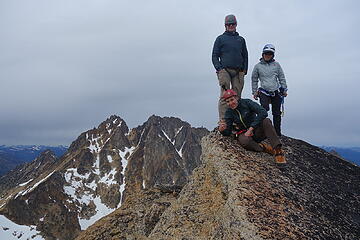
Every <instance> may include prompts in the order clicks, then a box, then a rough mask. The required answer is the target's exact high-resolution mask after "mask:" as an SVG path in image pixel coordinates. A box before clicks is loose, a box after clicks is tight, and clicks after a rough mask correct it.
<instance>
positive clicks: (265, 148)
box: [259, 143, 275, 155]
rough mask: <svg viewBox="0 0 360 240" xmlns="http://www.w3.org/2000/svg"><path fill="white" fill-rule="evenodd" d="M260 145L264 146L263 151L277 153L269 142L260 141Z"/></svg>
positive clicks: (271, 153)
mask: <svg viewBox="0 0 360 240" xmlns="http://www.w3.org/2000/svg"><path fill="white" fill-rule="evenodd" d="M259 145H260V147H262V148H263V151H264V152H266V153H268V154H270V155H275V150H274V149H273V148H272V147H271V146H270V145H269V144H266V143H259Z"/></svg>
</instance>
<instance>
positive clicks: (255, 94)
mask: <svg viewBox="0 0 360 240" xmlns="http://www.w3.org/2000/svg"><path fill="white" fill-rule="evenodd" d="M253 98H254V99H255V100H258V98H259V92H258V91H257V92H256V93H254V95H253Z"/></svg>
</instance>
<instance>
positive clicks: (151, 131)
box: [0, 116, 208, 240]
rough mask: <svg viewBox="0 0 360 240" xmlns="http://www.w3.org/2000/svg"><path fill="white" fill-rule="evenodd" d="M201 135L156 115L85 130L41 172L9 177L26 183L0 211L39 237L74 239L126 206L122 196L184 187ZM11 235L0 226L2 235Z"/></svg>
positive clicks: (113, 118) (201, 130)
mask: <svg viewBox="0 0 360 240" xmlns="http://www.w3.org/2000/svg"><path fill="white" fill-rule="evenodd" d="M206 134H208V131H207V130H206V129H204V128H198V129H197V128H192V127H191V126H190V125H189V124H188V123H186V122H183V121H181V120H180V119H177V118H161V117H157V116H151V117H150V118H149V119H148V121H147V122H145V123H144V124H143V125H142V126H139V127H137V128H134V129H132V130H131V131H130V130H129V128H128V127H127V125H126V123H125V121H124V120H123V119H121V118H120V117H117V116H111V117H110V118H109V119H107V120H106V121H104V122H103V123H101V124H100V125H99V126H98V127H97V128H94V129H92V130H89V131H87V132H84V133H82V134H81V135H80V136H79V137H78V138H77V140H76V141H74V142H73V143H72V144H71V146H70V147H69V149H68V152H67V153H66V154H65V155H64V156H63V157H62V158H61V159H59V160H58V161H55V162H54V163H53V164H52V165H48V166H46V167H42V168H43V171H41V173H40V174H38V175H36V176H35V175H34V176H32V175H30V174H29V173H28V172H24V174H23V175H22V174H19V175H16V176H15V175H14V176H8V178H13V179H23V181H25V182H23V181H22V180H21V182H22V184H18V182H14V183H13V185H15V187H13V188H11V189H10V190H8V189H7V190H6V191H4V192H5V194H4V195H3V196H2V197H1V199H0V214H1V215H4V216H5V217H6V218H8V219H10V220H11V221H13V222H14V223H16V224H21V225H28V226H36V230H37V231H39V232H40V233H36V234H35V235H37V236H36V237H41V236H42V237H43V238H44V239H60V240H62V239H66V240H68V239H74V238H75V237H76V236H77V235H78V234H79V233H80V231H81V230H85V229H86V228H88V227H89V226H90V225H92V224H93V223H94V222H96V221H97V220H98V219H100V218H101V217H103V216H106V215H107V214H109V213H111V212H113V211H114V210H115V209H117V208H118V207H120V206H122V205H125V200H126V199H127V197H126V196H127V195H129V198H131V197H130V196H132V195H136V194H138V192H142V191H144V190H145V189H149V188H152V187H154V186H167V187H170V188H180V187H181V186H183V185H184V184H185V183H186V182H187V179H188V177H189V176H190V175H191V173H192V170H193V169H194V168H195V167H197V166H198V165H199V163H200V154H201V146H200V139H201V138H202V137H203V136H204V135H206ZM32 164H35V163H32ZM27 179H31V181H30V180H27ZM16 181H20V180H16ZM33 228H34V227H33ZM10 231H12V229H10V228H9V227H6V226H5V227H4V226H2V228H0V236H2V234H3V233H4V234H5V232H7V233H8V232H10ZM14 233H15V232H14ZM15 235H17V236H19V239H26V238H27V236H25V234H18V233H16V234H15ZM20 235H21V236H20Z"/></svg>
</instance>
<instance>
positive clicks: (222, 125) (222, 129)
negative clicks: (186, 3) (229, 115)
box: [219, 119, 227, 132]
mask: <svg viewBox="0 0 360 240" xmlns="http://www.w3.org/2000/svg"><path fill="white" fill-rule="evenodd" d="M226 128H227V125H226V122H225V120H224V119H221V120H220V121H219V131H220V132H222V131H224V130H225V129H226Z"/></svg>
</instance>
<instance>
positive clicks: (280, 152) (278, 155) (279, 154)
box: [275, 148, 286, 164]
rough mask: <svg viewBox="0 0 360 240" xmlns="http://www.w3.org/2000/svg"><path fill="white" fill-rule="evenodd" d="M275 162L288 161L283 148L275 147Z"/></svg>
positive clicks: (282, 162)
mask: <svg viewBox="0 0 360 240" xmlns="http://www.w3.org/2000/svg"><path fill="white" fill-rule="evenodd" d="M275 162H276V163H279V164H284V163H286V159H285V155H284V151H283V150H282V149H281V148H276V149H275Z"/></svg>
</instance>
